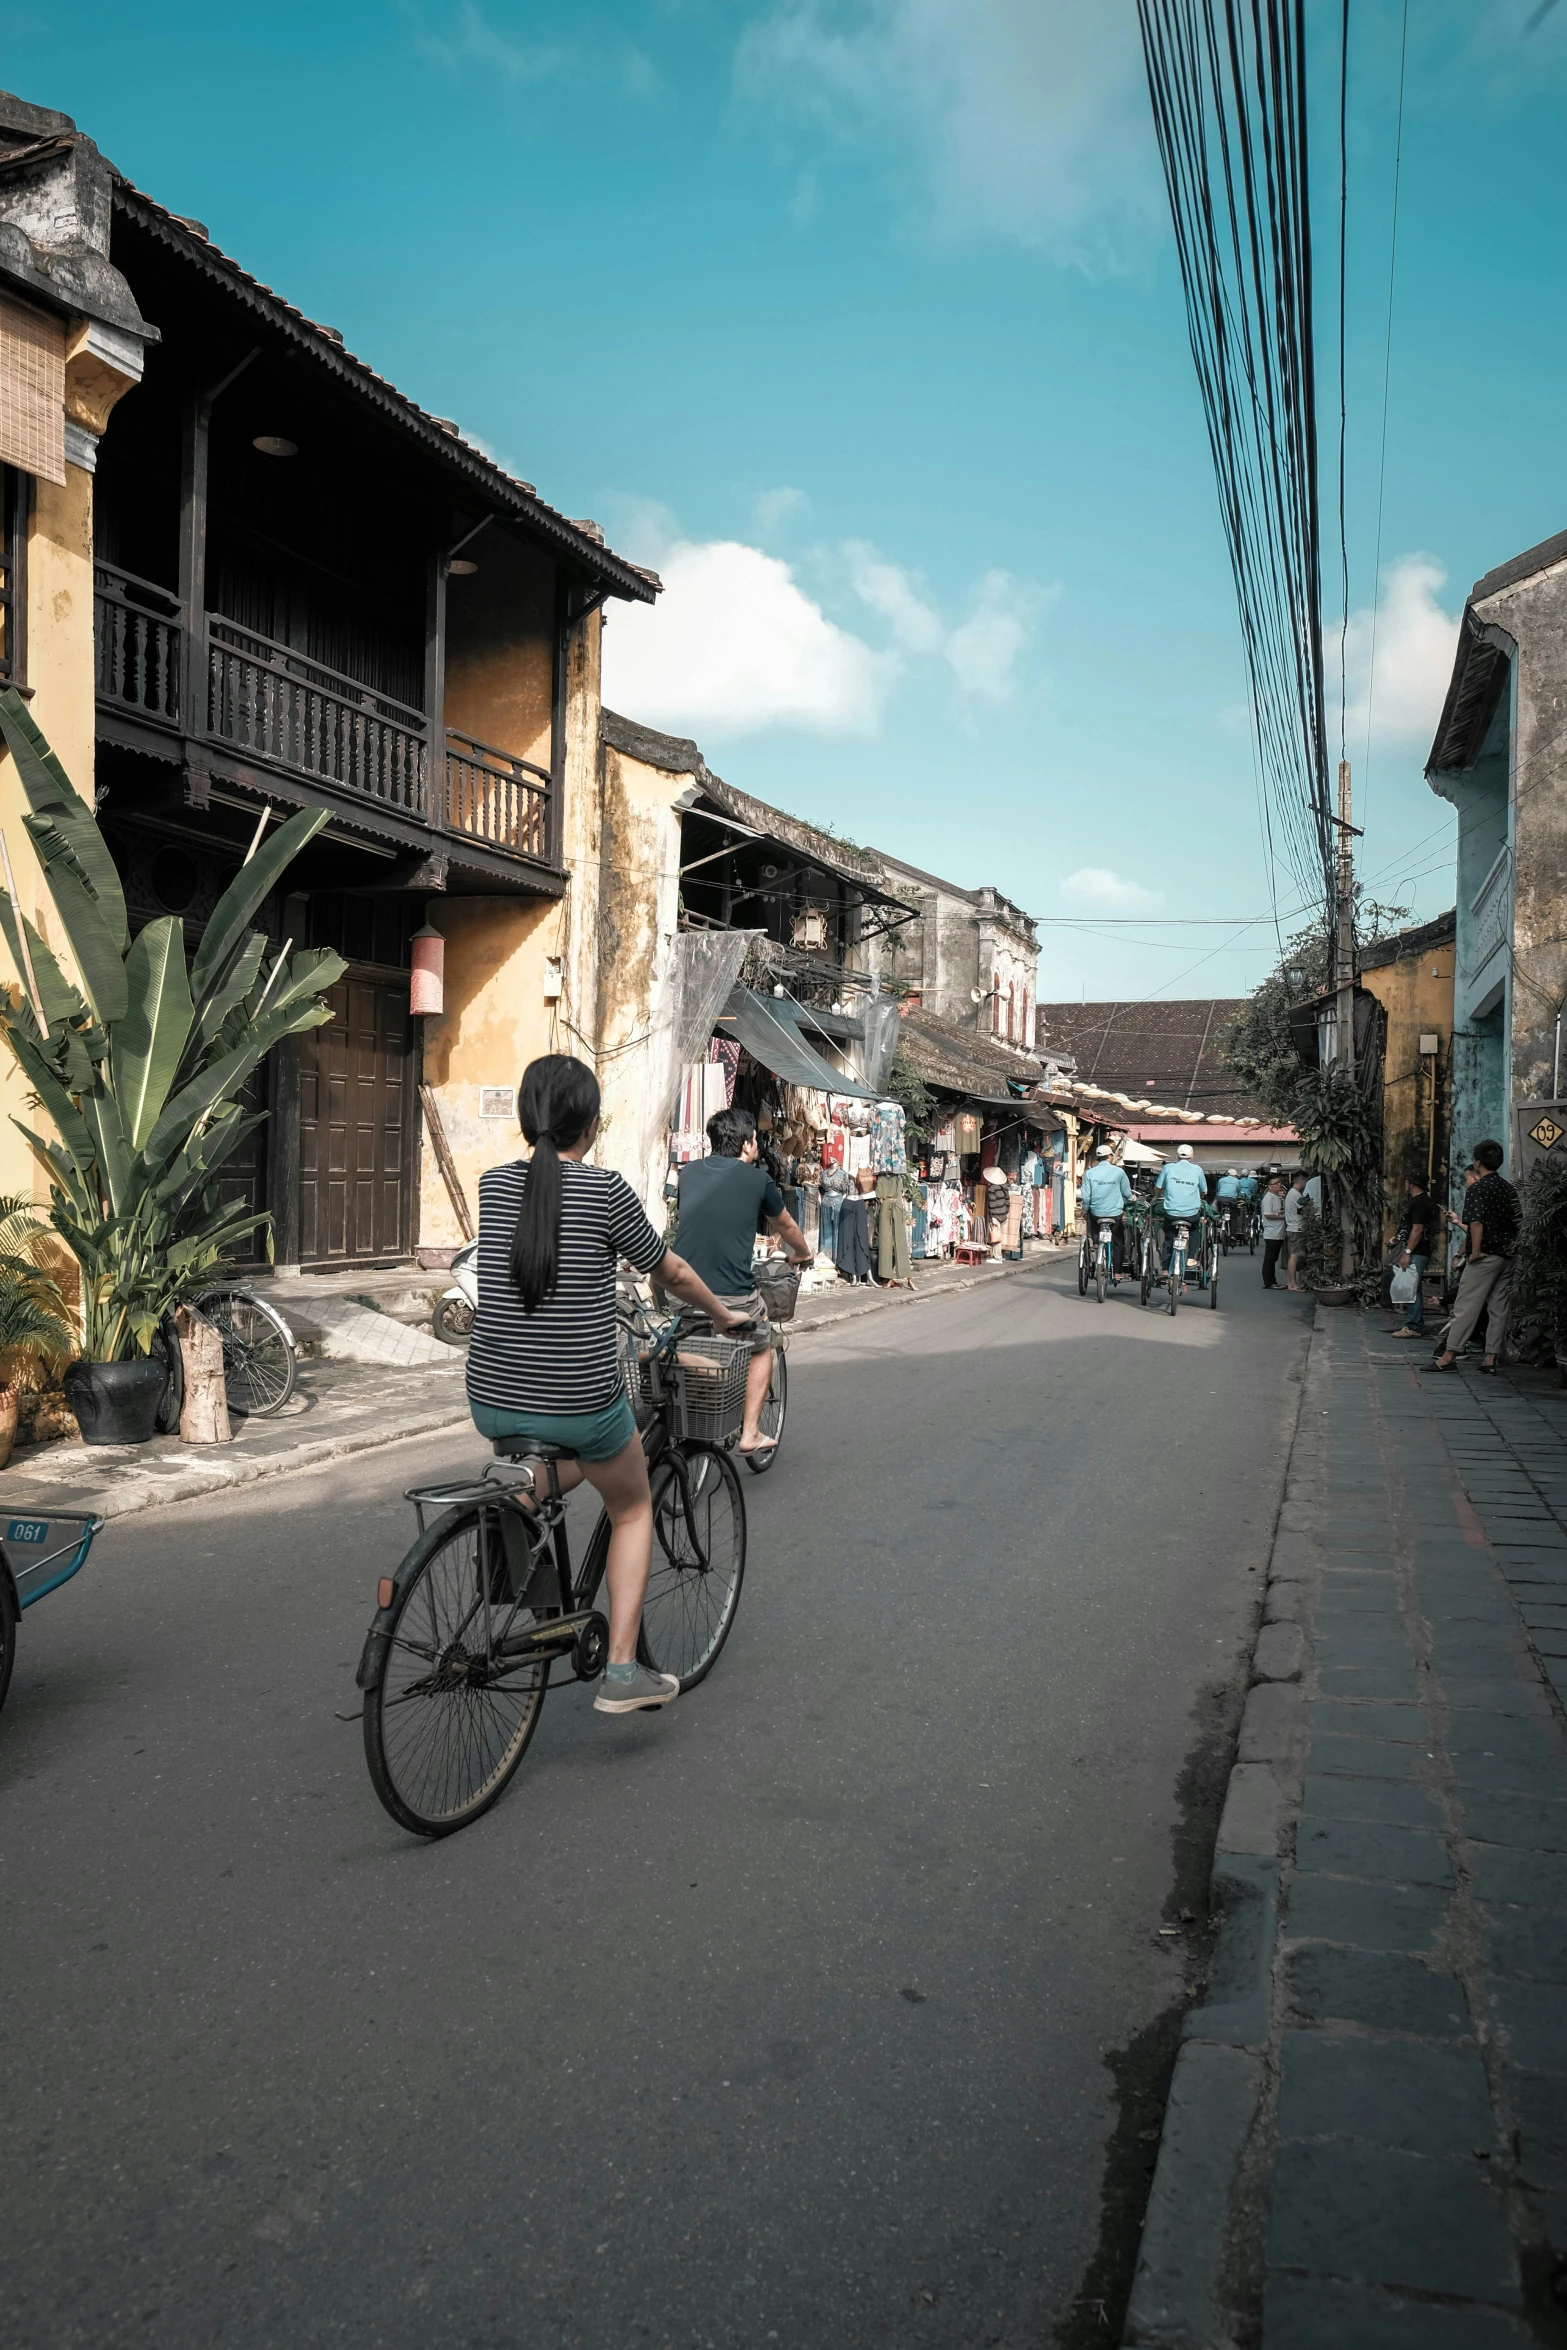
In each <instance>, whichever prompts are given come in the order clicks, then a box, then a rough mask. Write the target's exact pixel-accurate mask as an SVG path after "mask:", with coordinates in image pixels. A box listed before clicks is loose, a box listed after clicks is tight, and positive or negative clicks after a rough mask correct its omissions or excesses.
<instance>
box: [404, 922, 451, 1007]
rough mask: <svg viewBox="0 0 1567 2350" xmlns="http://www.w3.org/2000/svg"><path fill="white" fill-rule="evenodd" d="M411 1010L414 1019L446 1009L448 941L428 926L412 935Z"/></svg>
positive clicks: (409, 1000) (409, 984)
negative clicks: (414, 1016)
mask: <svg viewBox="0 0 1567 2350" xmlns="http://www.w3.org/2000/svg"><path fill="white" fill-rule="evenodd" d="M408 1009H409V1010H410V1012H412V1013H414V1014H415V1015H417V1014H419V1013H426V1014H429V1013H433V1012H444V1010H445V1009H446V941H445V939H444V938H443V937H442V936H441V934H440V932H439V931H438V930H436V929H435V928H434V927H433V926H432V925H431V924H430V923H428V922H427V923H426V924H425V926H424V928H423V929H422V930H416V931H415V932H414V934H413V969H412V972H411V974H410V978H409V983H408Z"/></svg>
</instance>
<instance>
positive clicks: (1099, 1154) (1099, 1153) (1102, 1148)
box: [1094, 1142, 1110, 1159]
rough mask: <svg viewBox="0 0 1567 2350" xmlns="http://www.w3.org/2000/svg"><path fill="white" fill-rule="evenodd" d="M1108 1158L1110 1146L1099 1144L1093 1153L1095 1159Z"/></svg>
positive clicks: (1104, 1143) (1105, 1143) (1103, 1143)
mask: <svg viewBox="0 0 1567 2350" xmlns="http://www.w3.org/2000/svg"><path fill="white" fill-rule="evenodd" d="M1109 1156H1110V1145H1109V1144H1108V1143H1107V1142H1102V1143H1100V1145H1099V1147H1098V1149H1097V1150H1096V1151H1095V1152H1094V1157H1095V1158H1096V1159H1107V1158H1108V1157H1109Z"/></svg>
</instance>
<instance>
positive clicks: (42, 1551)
mask: <svg viewBox="0 0 1567 2350" xmlns="http://www.w3.org/2000/svg"><path fill="white" fill-rule="evenodd" d="M102 1530H103V1520H102V1518H93V1517H86V1516H83V1515H82V1514H81V1513H80V1512H79V1511H75V1510H53V1511H51V1512H50V1514H49V1515H48V1516H47V1517H43V1516H39V1517H32V1518H23V1517H17V1518H0V1706H3V1705H4V1704H5V1697H6V1691H7V1690H8V1689H9V1688H10V1686H11V1668H12V1666H13V1665H14V1664H15V1662H16V1633H17V1626H18V1624H19V1623H20V1621H21V1617H22V1612H23V1610H24V1609H25V1608H30V1607H31V1606H32V1605H33V1604H34V1602H35V1601H36V1600H40V1599H43V1598H45V1597H47V1595H48V1594H49V1593H50V1592H51V1591H58V1590H59V1588H60V1585H61V1584H62V1583H69V1581H70V1579H71V1577H72V1576H73V1575H74V1574H75V1573H76V1571H77V1569H78V1568H79V1567H81V1566H83V1565H84V1564H85V1563H86V1559H87V1553H88V1552H89V1551H90V1550H91V1548H92V1543H93V1536H94V1535H95V1534H98V1533H101V1532H102Z"/></svg>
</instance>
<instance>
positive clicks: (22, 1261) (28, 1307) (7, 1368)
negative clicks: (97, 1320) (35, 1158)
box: [0, 1195, 76, 1386]
mask: <svg viewBox="0 0 1567 2350" xmlns="http://www.w3.org/2000/svg"><path fill="white" fill-rule="evenodd" d="M44 1229H45V1228H44V1226H43V1225H42V1224H40V1223H39V1222H38V1220H37V1218H36V1217H35V1216H34V1215H33V1213H32V1210H31V1208H30V1207H29V1205H28V1203H27V1201H26V1200H25V1199H22V1198H20V1197H19V1196H14V1195H13V1196H9V1197H7V1196H3V1195H0V1383H3V1384H4V1385H6V1386H10V1385H11V1384H12V1383H13V1382H14V1381H15V1379H16V1377H17V1375H18V1372H19V1371H20V1370H22V1369H23V1368H24V1366H26V1365H29V1364H32V1363H43V1364H47V1365H48V1367H49V1368H50V1369H51V1370H53V1369H56V1368H57V1367H58V1366H59V1365H60V1364H61V1363H63V1362H64V1361H65V1359H66V1357H67V1356H68V1355H70V1354H72V1353H73V1352H74V1351H75V1346H76V1337H75V1333H74V1332H73V1330H72V1329H71V1325H70V1323H69V1322H68V1321H67V1320H66V1318H65V1300H64V1299H63V1298H62V1297H61V1295H60V1287H59V1283H58V1282H57V1281H55V1280H53V1279H52V1278H51V1276H50V1275H49V1274H48V1273H46V1272H45V1271H44V1269H43V1267H42V1266H41V1265H40V1264H39V1262H38V1259H37V1254H36V1251H37V1247H38V1243H39V1240H40V1239H41V1238H42V1235H43V1232H44Z"/></svg>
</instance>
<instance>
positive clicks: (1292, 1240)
mask: <svg viewBox="0 0 1567 2350" xmlns="http://www.w3.org/2000/svg"><path fill="white" fill-rule="evenodd" d="M1305 1201H1306V1170H1305V1168H1304V1167H1297V1168H1296V1170H1295V1172H1294V1174H1293V1175H1292V1176H1291V1177H1290V1187H1289V1189H1288V1191H1287V1192H1286V1193H1285V1194H1284V1236H1285V1239H1286V1241H1287V1242H1288V1244H1289V1245H1288V1247H1287V1249H1286V1251H1285V1258H1286V1262H1285V1267H1284V1286H1285V1288H1286V1289H1299V1287H1300V1283H1299V1282H1298V1281H1297V1279H1296V1278H1295V1268H1296V1267H1297V1265H1298V1264H1299V1263H1300V1219H1301V1211H1302V1209H1303V1208H1304V1206H1305Z"/></svg>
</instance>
